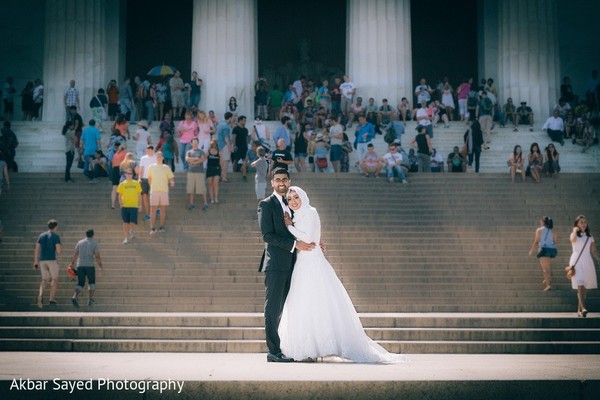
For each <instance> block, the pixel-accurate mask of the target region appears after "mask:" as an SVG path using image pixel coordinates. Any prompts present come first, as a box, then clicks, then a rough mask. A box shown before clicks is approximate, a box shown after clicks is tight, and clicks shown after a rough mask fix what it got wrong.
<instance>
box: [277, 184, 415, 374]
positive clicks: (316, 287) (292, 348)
mask: <svg viewBox="0 0 600 400" xmlns="http://www.w3.org/2000/svg"><path fill="white" fill-rule="evenodd" d="M287 201H288V207H289V208H290V209H292V210H293V211H294V218H293V225H292V220H291V219H290V218H289V216H287V215H286V225H287V227H288V229H289V231H290V232H291V233H292V234H293V235H294V236H295V237H296V238H297V239H298V240H302V241H304V242H307V243H310V242H314V243H320V240H321V221H320V219H319V214H318V213H317V210H316V209H315V208H314V207H311V206H310V204H309V199H308V196H307V195H306V192H305V191H304V190H302V189H301V188H299V187H297V186H291V187H290V188H289V190H288V194H287ZM279 336H280V337H281V349H282V351H283V352H284V353H285V354H286V355H288V356H289V357H292V358H294V359H295V360H307V359H316V358H318V357H327V356H338V357H342V358H345V359H349V360H352V361H355V362H364V363H367V362H400V361H407V358H406V357H405V356H402V355H399V354H393V353H388V352H387V351H386V350H385V349H384V348H383V347H381V346H380V345H379V344H377V343H375V342H374V341H373V340H371V338H369V337H368V336H367V334H366V333H365V331H364V328H363V326H362V324H361V322H360V319H359V318H358V314H357V313H356V310H355V309H354V305H353V304H352V301H351V300H350V297H349V296H348V293H347V292H346V289H345V288H344V286H343V285H342V283H341V282H340V280H339V279H338V277H337V275H336V273H335V271H334V270H333V268H332V267H331V264H329V262H328V261H327V259H326V258H325V255H324V254H323V251H322V250H321V248H320V247H319V246H317V247H316V248H315V249H314V250H312V251H299V252H298V257H297V260H296V264H295V265H294V272H293V274H292V281H291V288H290V291H289V294H288V296H287V299H286V302H285V306H284V308H283V314H282V317H281V322H280V324H279Z"/></svg>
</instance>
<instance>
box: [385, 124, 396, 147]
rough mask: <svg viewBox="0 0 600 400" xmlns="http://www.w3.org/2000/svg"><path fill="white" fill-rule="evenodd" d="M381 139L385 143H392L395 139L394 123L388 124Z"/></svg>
mask: <svg viewBox="0 0 600 400" xmlns="http://www.w3.org/2000/svg"><path fill="white" fill-rule="evenodd" d="M383 140H384V141H385V142H386V143H387V144H391V143H394V142H395V141H396V130H395V129H394V125H393V124H389V127H388V129H387V132H386V133H385V135H384V136H383Z"/></svg>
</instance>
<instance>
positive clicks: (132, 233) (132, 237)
mask: <svg viewBox="0 0 600 400" xmlns="http://www.w3.org/2000/svg"><path fill="white" fill-rule="evenodd" d="M136 236H137V235H136V234H135V231H131V232H129V238H130V239H134V238H135V237H136Z"/></svg>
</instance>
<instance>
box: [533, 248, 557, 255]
mask: <svg viewBox="0 0 600 400" xmlns="http://www.w3.org/2000/svg"><path fill="white" fill-rule="evenodd" d="M557 254H558V251H557V250H556V249H553V248H551V247H542V251H540V252H539V253H538V254H537V258H542V257H548V258H554V257H556V255H557Z"/></svg>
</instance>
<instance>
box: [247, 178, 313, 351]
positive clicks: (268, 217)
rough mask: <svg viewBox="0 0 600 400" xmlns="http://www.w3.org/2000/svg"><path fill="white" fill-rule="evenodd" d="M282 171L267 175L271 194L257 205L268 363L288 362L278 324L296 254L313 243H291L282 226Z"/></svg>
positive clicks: (284, 189)
mask: <svg viewBox="0 0 600 400" xmlns="http://www.w3.org/2000/svg"><path fill="white" fill-rule="evenodd" d="M291 183H292V181H291V179H290V174H289V172H288V171H287V170H286V169H283V168H275V169H274V170H273V171H272V172H271V186H273V189H274V191H273V194H272V195H271V196H269V197H267V198H266V199H264V200H262V201H261V202H260V203H259V204H258V224H259V226H260V233H261V235H262V237H263V240H264V241H265V250H264V252H263V255H262V258H261V260H260V266H259V267H258V270H259V271H263V270H264V271H265V333H266V337H267V347H268V348H269V354H267V361H268V362H292V361H294V359H292V358H289V357H286V356H285V354H283V353H282V352H281V348H280V347H279V346H280V339H279V333H278V332H277V329H278V328H279V320H280V319H281V313H282V311H283V305H284V304H285V299H286V297H287V294H288V292H289V290H290V281H291V279H292V270H293V269H294V262H295V261H296V254H295V251H296V250H301V251H302V250H312V249H314V247H315V244H314V243H305V242H302V241H299V240H295V238H294V236H293V235H292V234H291V233H290V232H289V231H288V229H287V228H286V226H285V223H284V213H287V214H288V215H291V212H290V209H289V208H288V206H287V201H286V200H285V195H286V193H287V191H288V189H289V187H290V185H291Z"/></svg>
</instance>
